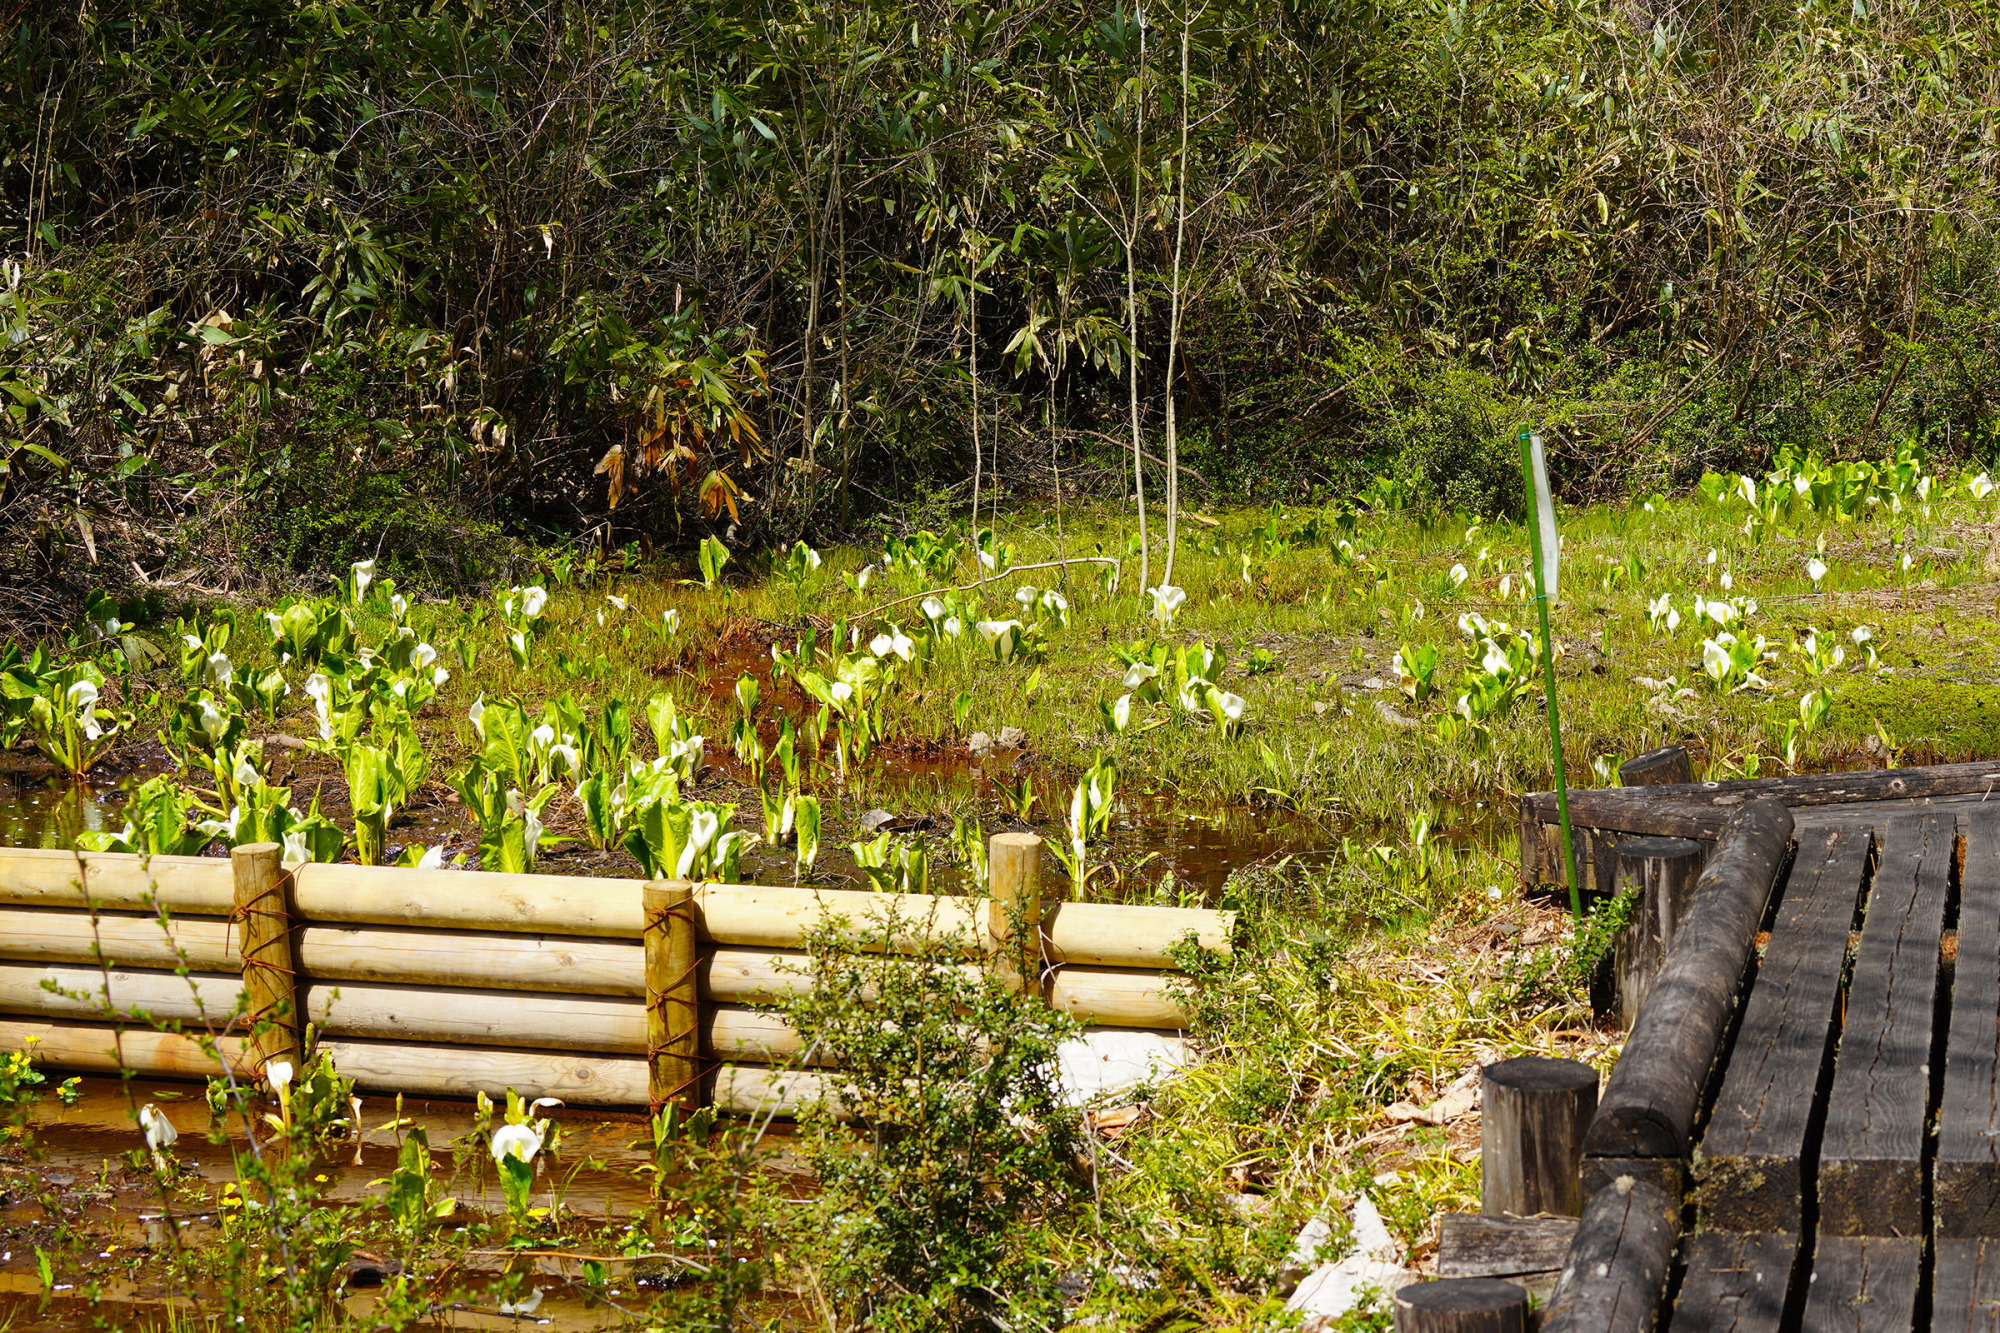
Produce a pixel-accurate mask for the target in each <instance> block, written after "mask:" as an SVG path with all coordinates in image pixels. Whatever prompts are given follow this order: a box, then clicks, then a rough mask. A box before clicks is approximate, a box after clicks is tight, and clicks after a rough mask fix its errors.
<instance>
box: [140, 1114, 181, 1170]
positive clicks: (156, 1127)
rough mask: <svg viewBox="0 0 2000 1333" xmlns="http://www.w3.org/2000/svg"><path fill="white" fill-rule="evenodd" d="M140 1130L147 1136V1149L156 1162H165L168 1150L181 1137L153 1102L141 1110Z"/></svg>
mask: <svg viewBox="0 0 2000 1333" xmlns="http://www.w3.org/2000/svg"><path fill="white" fill-rule="evenodd" d="M139 1128H140V1129H141V1130H142V1131H144V1133H145V1135H146V1148H147V1150H148V1151H149V1152H151V1153H152V1154H153V1160H155V1161H161V1160H164V1158H165V1156H166V1151H167V1149H169V1148H171V1147H173V1146H174V1143H175V1142H176V1141H177V1140H178V1139H179V1138H180V1136H181V1135H180V1131H179V1130H177V1129H175V1128H174V1127H173V1123H172V1122H171V1121H169V1120H168V1119H167V1117H166V1116H165V1115H164V1114H163V1113H162V1112H161V1111H160V1108H159V1107H157V1106H154V1105H153V1104H152V1103H151V1102H147V1103H146V1104H145V1105H144V1106H142V1107H140V1108H139Z"/></svg>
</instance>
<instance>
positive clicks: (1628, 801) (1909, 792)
mask: <svg viewBox="0 0 2000 1333" xmlns="http://www.w3.org/2000/svg"><path fill="white" fill-rule="evenodd" d="M1993 792H2000V761H1995V760H1991V759H1986V760H1980V761H1978V762H1976V763H1970V764H1932V765H1929V766H1926V767H1921V768H1872V769H1863V770H1861V771H1859V772H1852V773H1797V774H1790V775H1786V776H1783V777H1774V778H1749V779H1745V780H1742V781H1738V782H1687V783H1672V784H1665V785H1660V786H1650V787H1601V788H1599V787H1593V788H1577V787H1572V788H1571V789H1570V793H1569V813H1570V820H1571V822H1572V823H1576V824H1587V825H1589V826H1590V827H1592V828H1623V827H1624V825H1622V824H1618V823H1610V824H1607V823H1603V822H1601V821H1600V820H1599V819H1598V818H1597V817H1596V816H1597V815H1598V813H1599V811H1600V810H1605V809H1616V808H1617V807H1619V806H1621V805H1647V804H1652V803H1654V802H1661V801H1664V802H1671V803H1674V804H1678V805H1682V806H1691V807H1704V806H1706V807H1716V808H1725V809H1726V808H1727V807H1730V806H1733V805H1739V804H1741V803H1743V802H1745V801H1751V800H1755V799H1757V798H1758V797H1760V796H1761V797H1769V798H1770V799H1772V800H1775V801H1782V802H1783V803H1784V804H1786V805H1843V804H1850V803H1853V802H1856V801H1898V800H1908V799H1911V798H1913V797H1920V796H1963V795H1968V794H1988V793H1993ZM1527 799H1528V800H1529V801H1531V802H1533V809H1534V810H1535V811H1536V813H1538V814H1541V815H1542V817H1543V818H1544V819H1548V818H1552V817H1553V815H1552V814H1549V813H1544V812H1545V811H1547V812H1552V811H1554V809H1555V806H1556V794H1555V793H1554V792H1552V791H1546V792H1542V791H1538V792H1531V793H1529V795H1528V797H1527ZM1632 831H1634V832H1640V831H1643V830H1632ZM1678 836H1685V835H1678Z"/></svg>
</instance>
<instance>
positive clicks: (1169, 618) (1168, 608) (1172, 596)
mask: <svg viewBox="0 0 2000 1333" xmlns="http://www.w3.org/2000/svg"><path fill="white" fill-rule="evenodd" d="M1146 596H1148V597H1150V598H1152V599H1153V619H1155V620H1157V621H1159V622H1160V624H1161V625H1163V626H1164V625H1171V624H1173V623H1174V613H1175V612H1176V611H1179V610H1180V609H1181V607H1182V606H1183V605H1184V604H1185V603H1186V602H1187V589H1185V588H1177V587H1175V586H1174V585H1173V584H1171V583H1163V584H1161V585H1160V586H1159V587H1157V588H1148V589H1146Z"/></svg>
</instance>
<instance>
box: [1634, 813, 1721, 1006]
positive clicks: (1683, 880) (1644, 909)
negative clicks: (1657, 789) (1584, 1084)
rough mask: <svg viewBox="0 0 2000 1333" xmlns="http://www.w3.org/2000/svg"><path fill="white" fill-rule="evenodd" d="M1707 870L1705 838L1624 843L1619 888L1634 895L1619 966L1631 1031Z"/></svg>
mask: <svg viewBox="0 0 2000 1333" xmlns="http://www.w3.org/2000/svg"><path fill="white" fill-rule="evenodd" d="M1700 876H1701V844H1700V843H1698V842H1695V841H1693V840H1692V839H1689V838H1650V837H1637V838H1626V839H1625V840H1624V841H1623V842H1620V843H1619V844H1618V874H1617V880H1616V885H1615V891H1616V892H1617V893H1618V894H1619V895H1620V896H1621V897H1622V896H1624V895H1626V894H1631V895H1633V902H1632V912H1631V915H1630V916H1628V917H1627V918H1626V919H1625V928H1624V929H1623V930H1621V931H1619V932H1618V939H1617V942H1616V948H1615V959H1614V962H1613V967H1614V969H1615V971H1616V974H1617V992H1618V1019H1619V1022H1620V1023H1621V1024H1622V1025H1623V1026H1624V1028H1625V1030H1626V1031H1628V1032H1629V1031H1631V1030H1632V1025H1633V1024H1634V1023H1636V1022H1638V1021H1639V1007H1640V1006H1641V1005H1643V1004H1644V1003H1645V1002H1646V996H1647V995H1648V994H1649V993H1650V992H1651V991H1652V989H1653V978H1654V977H1655V976H1656V975H1658V974H1659V971H1660V964H1661V963H1663V962H1665V961H1666V957H1667V950H1668V949H1670V948H1672V947H1673V943H1674V929H1675V927H1676V926H1678V925H1679V924H1680V919H1681V915H1682V914H1683V913H1684V912H1686V911H1687V906H1688V902H1689V900H1691V899H1692V898H1693V897H1694V886H1695V881H1696V880H1697V879H1698V878H1700Z"/></svg>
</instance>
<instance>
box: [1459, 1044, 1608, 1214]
mask: <svg viewBox="0 0 2000 1333" xmlns="http://www.w3.org/2000/svg"><path fill="white" fill-rule="evenodd" d="M1480 1082H1481V1084H1482V1097H1483V1101H1484V1105H1483V1107H1482V1109H1481V1111H1480V1115H1479V1211H1480V1212H1481V1213H1484V1214H1485V1215H1486V1216H1488V1217H1506V1216H1513V1217H1533V1216H1535V1215H1536V1214H1537V1213H1555V1214H1558V1215H1560V1216H1563V1217H1577V1216H1579V1215H1581V1214H1582V1212H1583V1136H1584V1132H1585V1131H1586V1130H1588V1129H1589V1128H1590V1119H1591V1117H1592V1116H1593V1115H1595V1114H1596V1113H1597V1071H1596V1070H1595V1069H1592V1068H1591V1067H1590V1066H1589V1065H1586V1064H1582V1063H1580V1062H1578V1061H1576V1060H1550V1059H1546V1058H1544V1057H1542V1056H1538V1055H1529V1056H1523V1057H1521V1058H1519V1059H1515V1060H1501V1061H1499V1062H1498V1063H1496V1064H1490V1065H1488V1066H1486V1068H1485V1069H1483V1070H1481V1071H1480Z"/></svg>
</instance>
